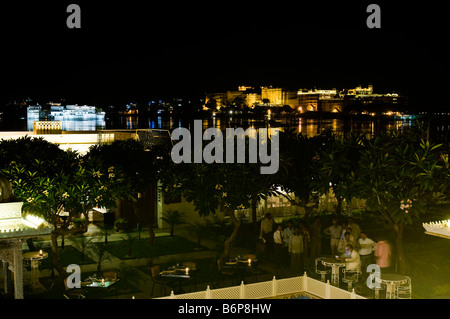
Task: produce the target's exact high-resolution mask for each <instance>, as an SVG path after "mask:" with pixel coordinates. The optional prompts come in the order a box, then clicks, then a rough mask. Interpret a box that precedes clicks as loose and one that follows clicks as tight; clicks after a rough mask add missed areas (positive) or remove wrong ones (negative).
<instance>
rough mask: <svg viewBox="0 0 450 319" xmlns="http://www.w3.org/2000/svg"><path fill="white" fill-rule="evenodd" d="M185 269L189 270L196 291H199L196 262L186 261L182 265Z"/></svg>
mask: <svg viewBox="0 0 450 319" xmlns="http://www.w3.org/2000/svg"><path fill="white" fill-rule="evenodd" d="M182 265H183V267H187V268H189V274H190V275H191V279H192V280H194V289H195V291H196V290H197V263H196V262H194V261H185V262H183V263H182Z"/></svg>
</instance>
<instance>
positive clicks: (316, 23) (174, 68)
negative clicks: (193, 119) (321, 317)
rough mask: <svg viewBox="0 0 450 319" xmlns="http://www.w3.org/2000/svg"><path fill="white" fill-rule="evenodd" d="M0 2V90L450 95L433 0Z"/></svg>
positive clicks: (127, 95)
mask: <svg viewBox="0 0 450 319" xmlns="http://www.w3.org/2000/svg"><path fill="white" fill-rule="evenodd" d="M93 2H95V4H93ZM391 2H392V1H391ZM70 3H77V4H79V5H80V7H81V19H82V20H81V21H82V22H81V23H82V28H81V29H72V30H71V29H68V28H67V27H66V18H67V16H68V15H69V14H68V13H66V8H67V6H68V5H69V4H70ZM370 3H377V4H379V5H380V7H381V10H382V11H381V12H382V28H381V29H378V30H374V29H368V28H367V27H366V17H367V16H368V13H366V7H367V5H368V4H370ZM3 11H4V19H3V20H2V24H4V27H3V28H2V31H1V32H2V37H1V39H2V40H1V41H2V43H3V45H2V48H3V49H2V51H3V52H4V53H6V54H4V58H2V77H3V78H4V79H6V84H4V85H3V87H4V90H2V91H4V93H3V94H2V97H3V98H4V99H12V98H18V97H23V96H31V97H34V98H42V99H51V98H54V97H65V98H69V99H72V100H74V102H75V103H79V104H82V103H90V104H99V105H106V104H120V103H126V102H131V101H140V100H144V101H145V100H146V99H149V98H150V97H153V96H173V95H200V94H203V93H204V92H212V91H223V90H228V89H235V88H236V86H237V85H240V84H250V85H255V86H259V85H274V86H287V87H291V88H293V89H296V88H300V87H305V88H310V87H314V86H315V87H317V88H333V87H335V88H344V87H354V86H356V85H359V84H361V85H363V86H366V85H367V84H372V85H374V88H375V90H376V91H377V92H389V91H397V92H399V93H403V94H405V95H408V97H409V99H410V102H411V103H413V104H415V105H419V106H422V105H424V107H426V108H430V107H440V108H448V104H449V102H448V100H445V99H443V95H444V94H438V93H437V92H439V91H440V92H442V91H445V89H446V86H447V82H448V81H447V78H448V76H447V73H448V70H449V64H448V62H447V58H446V57H445V55H446V51H447V50H448V49H447V48H446V42H447V39H448V33H447V28H446V26H445V24H446V23H445V21H446V20H445V11H444V10H442V8H440V7H439V6H438V4H437V2H427V4H426V6H425V5H422V6H417V5H414V3H411V2H406V1H404V2H403V1H396V4H395V5H393V4H392V3H390V2H387V1H378V0H375V1H334V2H331V1H327V2H322V1H315V2H313V3H312V4H308V5H306V4H303V2H302V1H295V2H292V1H289V2H288V1H276V2H273V3H267V2H245V1H240V2H233V1H214V2H212V1H209V2H182V3H178V2H175V1H164V2H158V1H139V2H137V1H127V2H123V3H122V4H118V3H116V2H107V1H78V0H73V1H52V2H48V1H46V2H45V3H43V2H42V1H39V2H37V1H25V2H23V1H21V2H14V3H13V4H9V5H8V6H5V7H4V9H3ZM2 83H5V81H2ZM432 90H434V92H433V91H432Z"/></svg>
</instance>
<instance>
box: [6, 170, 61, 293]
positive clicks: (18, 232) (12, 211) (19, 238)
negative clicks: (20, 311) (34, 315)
mask: <svg viewBox="0 0 450 319" xmlns="http://www.w3.org/2000/svg"><path fill="white" fill-rule="evenodd" d="M12 194H13V192H12V189H11V185H10V183H9V181H8V180H6V179H5V178H4V177H2V176H0V259H1V260H2V261H3V269H4V276H5V293H7V292H8V290H7V289H8V288H9V284H8V283H9V280H10V275H9V271H12V272H13V274H14V297H15V298H16V299H23V261H22V243H23V242H24V241H25V240H26V239H28V238H31V237H37V236H43V235H48V234H50V233H51V232H52V227H51V225H50V224H48V223H47V222H46V221H44V220H43V219H42V218H39V217H37V216H33V215H27V216H25V217H23V216H22V205H23V202H17V201H14V196H13V195H12Z"/></svg>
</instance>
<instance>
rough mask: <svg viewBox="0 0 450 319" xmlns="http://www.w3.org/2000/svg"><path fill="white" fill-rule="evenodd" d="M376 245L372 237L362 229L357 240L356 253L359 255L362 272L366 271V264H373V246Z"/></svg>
mask: <svg viewBox="0 0 450 319" xmlns="http://www.w3.org/2000/svg"><path fill="white" fill-rule="evenodd" d="M376 245H377V243H376V242H374V241H373V240H372V239H370V238H369V237H367V234H366V233H365V232H364V231H362V232H361V233H360V237H359V239H358V242H357V247H358V249H359V250H358V253H359V256H360V257H361V267H362V271H363V273H366V269H367V266H369V265H370V264H373V252H374V251H375V246H376Z"/></svg>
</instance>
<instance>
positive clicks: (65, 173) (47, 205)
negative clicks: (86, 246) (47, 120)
mask: <svg viewBox="0 0 450 319" xmlns="http://www.w3.org/2000/svg"><path fill="white" fill-rule="evenodd" d="M0 149H1V150H2V151H1V155H0V163H2V164H3V167H2V168H1V174H3V175H4V176H5V177H6V178H8V179H9V181H10V182H11V184H12V187H13V189H14V195H15V197H16V198H17V199H18V200H19V201H23V202H24V205H23V210H24V213H25V214H26V213H33V214H36V215H39V216H42V217H43V218H44V219H45V220H46V221H48V222H49V223H50V224H52V225H53V227H54V229H53V231H52V234H51V241H52V253H53V265H54V267H55V268H56V269H57V271H58V272H59V274H60V276H62V277H63V278H65V277H67V272H66V271H65V269H64V268H63V267H62V266H61V265H60V263H59V248H58V237H59V236H61V235H70V234H73V233H77V232H80V231H81V232H85V231H86V230H87V221H88V212H89V211H90V210H91V209H92V208H94V207H96V206H98V207H112V206H113V205H114V204H115V198H117V197H119V196H121V194H123V192H124V189H126V185H125V184H124V183H123V180H122V179H121V178H120V175H121V173H120V171H118V170H116V169H114V167H105V166H102V163H99V162H98V161H94V160H90V159H85V158H82V157H80V156H79V155H78V154H76V153H74V152H65V151H63V150H61V149H59V147H58V146H57V145H54V144H51V143H49V142H46V141H44V140H43V139H32V138H30V137H24V138H20V139H17V140H9V141H1V142H0ZM5 163H7V165H5ZM62 212H67V213H68V216H67V218H65V219H64V220H63V219H61V218H60V213H62ZM80 217H82V218H81V219H80ZM74 219H77V222H76V223H74V222H73V221H74ZM79 221H84V222H79Z"/></svg>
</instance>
